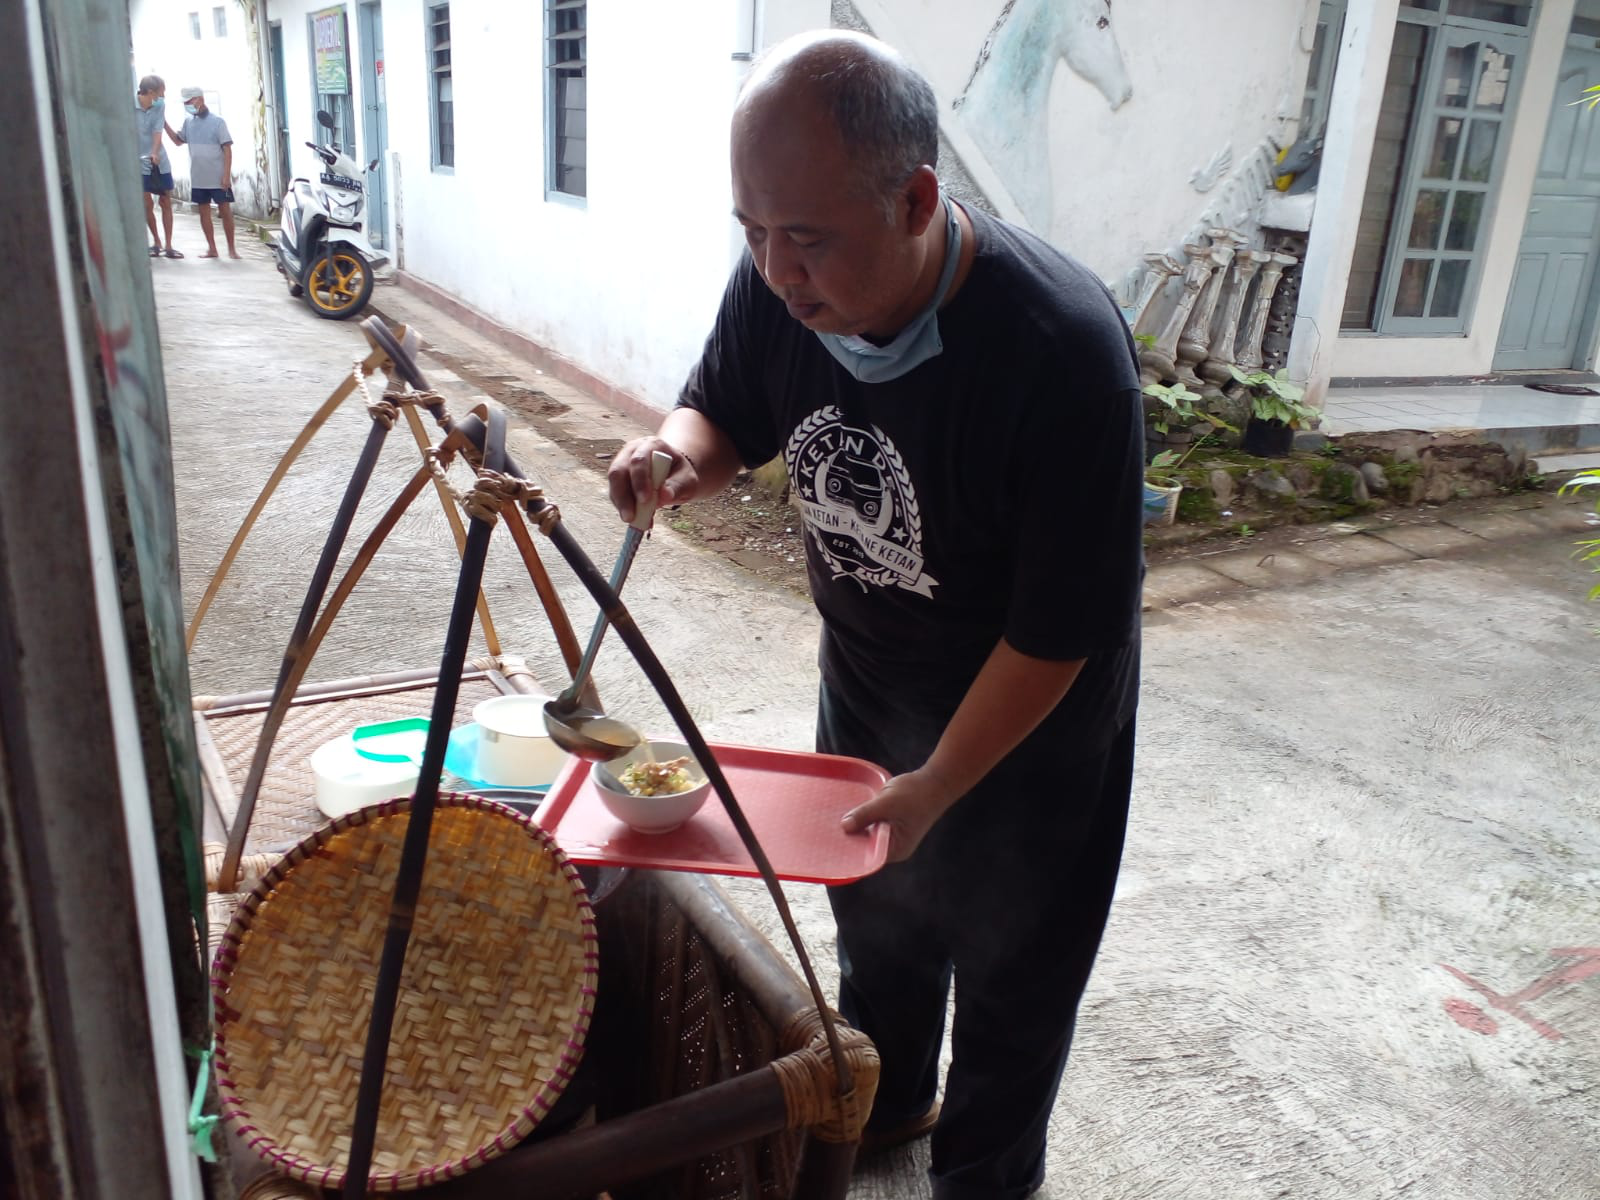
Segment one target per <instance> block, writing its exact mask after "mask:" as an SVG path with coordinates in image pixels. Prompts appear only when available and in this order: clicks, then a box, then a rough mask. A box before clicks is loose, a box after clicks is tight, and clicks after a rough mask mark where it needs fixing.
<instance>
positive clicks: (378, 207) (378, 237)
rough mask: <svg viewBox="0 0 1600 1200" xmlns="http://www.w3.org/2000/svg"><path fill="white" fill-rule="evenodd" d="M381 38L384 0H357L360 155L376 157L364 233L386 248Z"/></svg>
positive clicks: (384, 93) (386, 115) (386, 123)
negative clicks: (380, 69) (359, 54)
mask: <svg viewBox="0 0 1600 1200" xmlns="http://www.w3.org/2000/svg"><path fill="white" fill-rule="evenodd" d="M374 26H376V33H377V36H376V37H374V36H373V33H374ZM382 40H383V0H359V3H358V4H357V5H356V42H357V44H358V45H359V46H360V47H361V141H362V150H361V157H362V158H363V159H364V160H366V161H368V162H370V161H371V160H372V159H377V160H378V169H377V171H375V172H373V174H372V175H369V176H367V180H368V182H367V222H366V224H367V237H368V238H369V239H370V240H371V242H372V244H373V245H374V246H377V247H379V248H380V249H385V248H387V246H386V243H387V242H388V232H389V162H388V157H389V155H388V151H389V106H388V88H387V85H386V84H385V85H384V86H379V84H380V80H379V72H378V69H377V64H378V63H381V62H383V59H381V58H379V57H378V54H377V53H376V51H377V49H378V47H377V43H379V42H381V41H382ZM374 184H376V185H377V186H376V187H374V186H373V185H374Z"/></svg>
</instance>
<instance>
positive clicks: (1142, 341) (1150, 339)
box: [1133, 333, 1156, 350]
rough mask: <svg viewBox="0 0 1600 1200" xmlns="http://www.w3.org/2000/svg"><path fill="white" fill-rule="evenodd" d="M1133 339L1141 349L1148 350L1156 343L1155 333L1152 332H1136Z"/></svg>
mask: <svg viewBox="0 0 1600 1200" xmlns="http://www.w3.org/2000/svg"><path fill="white" fill-rule="evenodd" d="M1133 340H1134V341H1135V342H1137V343H1138V344H1139V348H1140V349H1141V350H1149V349H1151V348H1152V347H1154V346H1155V344H1156V335H1155V334H1153V333H1136V334H1134V335H1133Z"/></svg>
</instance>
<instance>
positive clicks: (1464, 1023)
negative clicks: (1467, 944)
mask: <svg viewBox="0 0 1600 1200" xmlns="http://www.w3.org/2000/svg"><path fill="white" fill-rule="evenodd" d="M1550 956H1551V957H1552V958H1565V959H1572V960H1573V961H1572V962H1569V963H1568V964H1567V965H1566V966H1564V967H1561V968H1559V969H1558V970H1555V971H1551V972H1550V973H1549V974H1548V975H1542V976H1540V977H1539V978H1538V979H1535V980H1534V981H1533V982H1532V983H1530V984H1529V985H1528V986H1527V987H1525V988H1523V989H1522V990H1520V991H1516V992H1512V993H1511V994H1510V995H1509V996H1502V995H1501V994H1500V993H1499V992H1496V991H1495V990H1494V989H1493V988H1490V987H1489V986H1488V985H1486V984H1483V983H1480V982H1478V980H1476V979H1474V978H1473V977H1472V976H1471V975H1468V974H1467V973H1466V972H1465V971H1458V970H1457V969H1456V968H1455V967H1452V966H1450V965H1449V964H1448V963H1440V964H1439V965H1440V966H1441V967H1443V968H1444V969H1445V970H1446V971H1449V972H1450V974H1452V975H1454V976H1455V977H1456V978H1457V979H1459V980H1460V981H1461V982H1462V983H1464V984H1466V985H1467V986H1468V987H1469V988H1471V989H1472V990H1473V991H1475V992H1477V993H1478V994H1479V995H1480V996H1482V997H1483V998H1484V999H1485V1000H1487V1001H1488V1002H1489V1007H1491V1008H1497V1009H1499V1010H1500V1011H1501V1012H1504V1013H1509V1014H1510V1015H1511V1016H1513V1017H1516V1018H1517V1020H1519V1021H1521V1022H1523V1023H1524V1024H1526V1025H1527V1026H1528V1027H1529V1028H1530V1029H1532V1030H1533V1031H1534V1032H1535V1033H1537V1034H1538V1035H1539V1036H1540V1037H1544V1038H1549V1039H1550V1040H1551V1041H1553V1042H1559V1041H1560V1040H1561V1031H1560V1030H1559V1029H1556V1028H1554V1027H1553V1026H1551V1025H1548V1024H1546V1023H1545V1022H1543V1021H1541V1020H1539V1018H1537V1017H1535V1016H1534V1015H1533V1014H1532V1013H1530V1012H1528V1010H1527V1009H1525V1008H1524V1007H1523V1005H1524V1004H1527V1003H1528V1002H1529V1001H1531V1000H1537V999H1538V998H1539V997H1540V996H1543V995H1544V994H1545V993H1547V992H1551V991H1554V990H1555V989H1556V988H1558V987H1564V986H1566V985H1567V984H1569V983H1579V982H1581V981H1583V980H1585V979H1588V978H1590V977H1592V976H1595V975H1600V946H1565V947H1559V948H1557V949H1554V950H1552V951H1550ZM1444 1010H1445V1012H1447V1013H1449V1014H1450V1019H1451V1020H1453V1021H1455V1023H1456V1024H1457V1025H1460V1026H1461V1027H1462V1028H1463V1029H1470V1030H1472V1031H1473V1032H1474V1033H1486V1034H1487V1033H1498V1032H1499V1031H1500V1027H1499V1025H1497V1024H1496V1023H1495V1021H1494V1018H1492V1017H1491V1016H1489V1014H1488V1013H1486V1012H1484V1011H1483V1010H1482V1009H1481V1008H1479V1007H1478V1006H1477V1005H1476V1004H1471V1003H1469V1002H1468V1001H1466V1000H1457V999H1455V998H1454V997H1452V998H1450V999H1449V1000H1446V1001H1445V1002H1444Z"/></svg>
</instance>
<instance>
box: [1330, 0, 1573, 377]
mask: <svg viewBox="0 0 1600 1200" xmlns="http://www.w3.org/2000/svg"><path fill="white" fill-rule="evenodd" d="M1388 7H1390V8H1392V7H1393V6H1392V5H1389V6H1388ZM1573 7H1574V0H1544V2H1543V3H1542V4H1540V5H1539V6H1538V7H1537V8H1536V9H1535V23H1534V26H1533V28H1532V30H1531V31H1530V33H1531V38H1530V42H1529V45H1528V62H1527V67H1526V70H1525V71H1524V74H1523V77H1522V88H1521V94H1520V96H1519V97H1518V99H1517V102H1516V111H1515V114H1514V116H1513V118H1512V123H1511V129H1510V135H1511V140H1510V144H1509V149H1508V150H1507V153H1506V159H1505V164H1504V166H1503V167H1502V173H1501V180H1500V186H1499V187H1498V188H1497V189H1495V192H1494V194H1493V199H1492V201H1491V203H1492V209H1491V211H1490V217H1489V224H1488V228H1487V231H1486V234H1485V236H1484V242H1483V247H1484V248H1483V269H1482V272H1481V274H1480V276H1479V282H1478V288H1477V297H1476V303H1475V305H1474V307H1473V309H1472V314H1471V318H1470V321H1469V323H1468V328H1467V332H1466V333H1465V334H1464V335H1458V336H1451V337H1392V336H1377V335H1374V334H1369V333H1355V332H1341V333H1340V334H1339V336H1338V338H1337V339H1336V341H1335V344H1334V347H1333V352H1332V356H1331V367H1330V374H1331V375H1332V376H1334V377H1346V378H1381V377H1391V378H1394V377H1402V378H1403V377H1426V376H1470V375H1486V374H1488V373H1489V372H1490V371H1491V370H1492V369H1493V362H1494V354H1495V343H1496V342H1497V340H1498V339H1499V336H1500V324H1501V320H1502V319H1503V318H1504V316H1505V311H1506V301H1507V299H1508V297H1509V291H1510V287H1511V278H1512V274H1513V272H1514V271H1515V270H1516V265H1517V256H1518V251H1519V248H1520V246H1521V241H1522V230H1523V226H1524V225H1525V224H1526V223H1527V219H1528V205H1529V202H1530V199H1531V197H1532V195H1533V185H1534V180H1535V175H1536V174H1537V171H1538V165H1539V153H1540V149H1541V147H1542V146H1543V143H1544V135H1545V127H1546V125H1547V123H1548V122H1549V118H1550V108H1551V104H1552V102H1553V99H1554V96H1555V88H1556V86H1557V82H1558V81H1557V76H1558V75H1559V73H1560V66H1561V56H1562V53H1563V51H1564V50H1565V47H1566V39H1567V29H1568V26H1569V25H1570V24H1571V23H1572V13H1573ZM1385 65H1386V63H1385ZM1373 78H1374V79H1375V80H1376V82H1374V83H1372V84H1371V85H1370V86H1371V88H1372V90H1373V91H1374V92H1376V91H1377V90H1380V89H1381V88H1382V86H1383V74H1382V70H1381V69H1380V70H1379V71H1378V72H1377V73H1376V74H1375V75H1374V76H1373ZM1372 132H1373V131H1372V129H1371V128H1368V129H1367V130H1366V136H1365V141H1364V142H1363V143H1358V144H1357V145H1356V146H1354V147H1353V148H1352V153H1353V154H1355V155H1357V156H1359V157H1360V159H1361V161H1362V163H1363V164H1364V163H1365V161H1366V159H1367V158H1370V156H1371V154H1372ZM1364 178H1365V175H1364V174H1363V179H1364ZM1332 200H1333V198H1332V197H1331V196H1330V197H1326V198H1324V200H1323V203H1324V204H1327V203H1330V202H1332ZM1361 200H1362V189H1361V188H1360V187H1355V188H1351V189H1347V190H1346V191H1344V192H1343V194H1342V195H1340V196H1339V197H1338V204H1339V206H1340V211H1341V212H1342V213H1343V214H1344V217H1345V219H1346V220H1347V221H1354V220H1355V219H1357V218H1358V217H1359V215H1360V209H1361ZM1329 217H1330V219H1337V218H1335V217H1333V216H1332V214H1331V213H1330V214H1329ZM1321 219H1322V214H1320V213H1319V215H1318V220H1321ZM1345 265H1346V268H1347V270H1346V273H1345V274H1344V275H1341V276H1336V277H1335V279H1334V280H1333V282H1334V284H1335V285H1336V289H1337V298H1336V300H1335V301H1334V303H1333V304H1332V305H1331V310H1330V311H1331V313H1332V315H1333V317H1334V327H1337V315H1338V310H1339V307H1340V305H1341V303H1342V301H1343V299H1344V283H1345V280H1346V279H1347V278H1348V265H1349V264H1348V262H1346V264H1345Z"/></svg>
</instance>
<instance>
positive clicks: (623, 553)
mask: <svg viewBox="0 0 1600 1200" xmlns="http://www.w3.org/2000/svg"><path fill="white" fill-rule="evenodd" d="M671 470H672V456H671V455H670V454H664V453H662V452H661V451H660V450H657V451H655V452H654V453H652V454H651V455H650V495H649V497H648V498H647V499H645V500H643V501H641V502H640V504H639V507H638V509H637V510H636V511H635V512H634V514H633V520H631V521H629V522H628V531H627V533H625V534H623V536H622V549H621V550H619V551H618V552H617V561H616V563H615V564H614V565H613V566H612V568H611V590H612V591H613V592H621V591H622V584H623V581H624V580H626V579H627V578H628V568H629V567H631V566H632V565H633V556H634V554H635V553H636V552H637V551H638V549H639V542H640V541H641V540H642V539H643V538H644V535H645V533H646V531H648V530H649V528H650V522H651V520H652V519H653V518H654V517H655V514H656V494H657V493H658V492H659V491H660V490H661V485H662V483H663V482H664V481H665V480H666V478H667V475H668V473H669V472H670V471H671ZM610 624H611V622H610V621H608V620H607V619H606V614H605V613H604V612H602V613H601V614H600V615H599V617H597V618H596V619H595V623H594V629H593V631H592V632H591V633H590V634H589V645H588V646H587V647H586V648H585V649H584V652H583V658H582V660H581V661H580V662H579V663H578V671H577V674H575V675H574V676H573V677H572V682H571V683H570V684H569V685H568V686H567V688H566V689H565V690H564V691H563V692H562V693H561V694H560V695H559V696H557V697H556V698H555V699H554V700H551V701H549V702H548V703H547V704H546V705H545V706H544V727H545V731H546V732H547V733H549V735H550V740H551V741H553V742H554V743H555V744H556V745H558V746H560V747H561V748H562V749H563V750H565V751H566V752H567V753H568V754H571V755H573V756H574V757H576V758H581V759H585V760H587V761H588V762H610V761H611V760H612V759H614V758H621V757H622V756H623V755H624V754H626V753H628V751H630V750H632V749H633V748H634V747H635V746H637V745H639V743H640V742H641V741H643V740H644V739H643V738H641V737H640V736H639V733H638V731H637V730H636V729H634V728H633V726H631V725H628V724H626V723H624V722H622V721H619V720H617V719H616V718H615V717H608V716H606V715H605V714H604V713H603V712H600V711H599V710H598V709H593V708H589V707H587V706H585V705H582V704H579V703H578V694H579V693H580V692H581V691H583V685H584V684H585V683H587V682H588V680H589V668H590V667H592V666H593V665H594V660H595V655H596V654H597V653H598V652H599V650H600V642H601V639H603V638H604V637H605V635H606V629H607V628H608V627H609V626H610Z"/></svg>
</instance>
